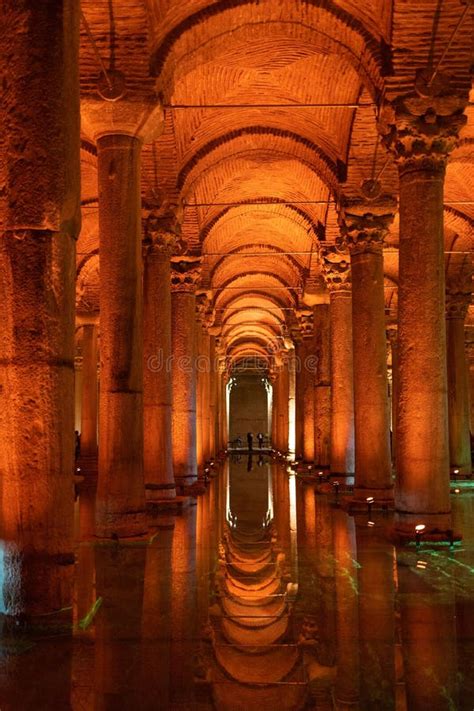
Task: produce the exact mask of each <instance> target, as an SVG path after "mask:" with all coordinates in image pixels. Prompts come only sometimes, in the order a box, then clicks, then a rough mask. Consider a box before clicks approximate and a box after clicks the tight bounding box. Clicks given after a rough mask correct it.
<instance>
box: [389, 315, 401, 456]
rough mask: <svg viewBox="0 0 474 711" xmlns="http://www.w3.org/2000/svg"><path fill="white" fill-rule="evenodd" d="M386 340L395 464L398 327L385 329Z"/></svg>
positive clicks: (392, 448)
mask: <svg viewBox="0 0 474 711" xmlns="http://www.w3.org/2000/svg"><path fill="white" fill-rule="evenodd" d="M387 335H388V340H389V342H390V354H391V359H392V399H391V417H392V447H391V451H392V462H393V464H394V465H395V466H396V461H397V457H396V451H397V412H398V397H399V387H398V370H399V367H398V327H396V326H395V327H394V326H390V327H389V328H388V329H387Z"/></svg>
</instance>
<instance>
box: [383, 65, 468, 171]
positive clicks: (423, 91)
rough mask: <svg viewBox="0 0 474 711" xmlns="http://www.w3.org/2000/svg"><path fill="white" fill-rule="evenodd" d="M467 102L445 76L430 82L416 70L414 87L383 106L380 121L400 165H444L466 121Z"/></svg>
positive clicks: (430, 167)
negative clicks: (414, 89)
mask: <svg viewBox="0 0 474 711" xmlns="http://www.w3.org/2000/svg"><path fill="white" fill-rule="evenodd" d="M466 104H467V97H461V96H458V95H457V94H455V93H453V92H452V91H451V90H450V87H449V80H448V79H447V78H446V77H444V78H440V76H438V77H437V81H436V82H434V83H433V84H431V85H430V84H429V80H428V81H427V79H426V77H423V72H419V73H418V75H417V79H416V91H413V92H410V93H409V94H405V95H404V96H400V97H398V98H397V99H396V100H395V101H393V102H392V103H386V104H385V105H384V106H383V108H382V110H381V114H380V121H379V130H380V133H381V134H382V140H383V143H384V144H385V146H386V147H387V148H388V149H389V150H390V151H391V152H392V153H393V155H394V157H395V160H396V161H397V162H398V163H399V164H401V166H402V168H403V169H407V170H409V169H410V167H413V166H415V165H416V164H419V163H420V162H421V163H422V164H423V166H426V169H431V170H436V169H444V166H445V163H446V159H447V156H448V155H449V153H450V152H451V151H452V150H453V148H454V147H455V146H456V143H457V139H458V135H459V131H460V129H461V128H462V127H463V126H464V124H465V123H466V120H467V119H466V116H465V115H464V113H463V111H464V108H465V106H466Z"/></svg>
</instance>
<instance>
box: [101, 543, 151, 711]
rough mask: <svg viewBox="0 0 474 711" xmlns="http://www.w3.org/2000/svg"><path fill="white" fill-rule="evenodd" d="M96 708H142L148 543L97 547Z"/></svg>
mask: <svg viewBox="0 0 474 711" xmlns="http://www.w3.org/2000/svg"><path fill="white" fill-rule="evenodd" d="M95 553H96V558H95V561H96V580H97V596H98V597H102V598H103V602H102V605H101V608H100V610H99V612H98V613H97V616H96V618H95V632H96V663H95V674H96V676H95V694H96V698H95V706H94V710H95V711H102V710H109V709H112V708H113V709H114V711H115V710H119V709H131V708H134V707H135V708H143V706H141V705H140V704H141V699H142V686H141V684H142V676H141V662H142V654H141V633H142V606H143V578H144V571H145V556H146V547H145V546H144V545H133V544H132V545H130V544H129V545H122V544H120V545H118V544H113V543H112V544H108V545H98V546H97V547H96V551H95Z"/></svg>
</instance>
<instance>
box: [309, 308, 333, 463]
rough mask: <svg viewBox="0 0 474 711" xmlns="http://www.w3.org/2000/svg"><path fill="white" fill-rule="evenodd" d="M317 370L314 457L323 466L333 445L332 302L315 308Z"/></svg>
mask: <svg viewBox="0 0 474 711" xmlns="http://www.w3.org/2000/svg"><path fill="white" fill-rule="evenodd" d="M313 319H314V338H315V356H316V373H315V381H314V459H315V461H316V462H317V464H318V465H319V466H321V467H325V466H328V467H329V465H330V451H331V449H330V445H331V358H330V340H331V339H330V330H331V329H330V316H329V305H328V304H318V305H316V306H314V309H313Z"/></svg>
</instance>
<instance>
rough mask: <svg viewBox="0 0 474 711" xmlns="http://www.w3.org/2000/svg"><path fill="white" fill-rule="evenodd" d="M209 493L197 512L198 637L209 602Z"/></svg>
mask: <svg viewBox="0 0 474 711" xmlns="http://www.w3.org/2000/svg"><path fill="white" fill-rule="evenodd" d="M209 523H210V522H209V491H207V492H206V494H205V495H204V496H199V497H198V500H197V511H196V578H197V627H198V635H200V633H201V629H202V627H203V625H204V624H205V623H206V620H207V610H208V602H209V528H210V526H209Z"/></svg>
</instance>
